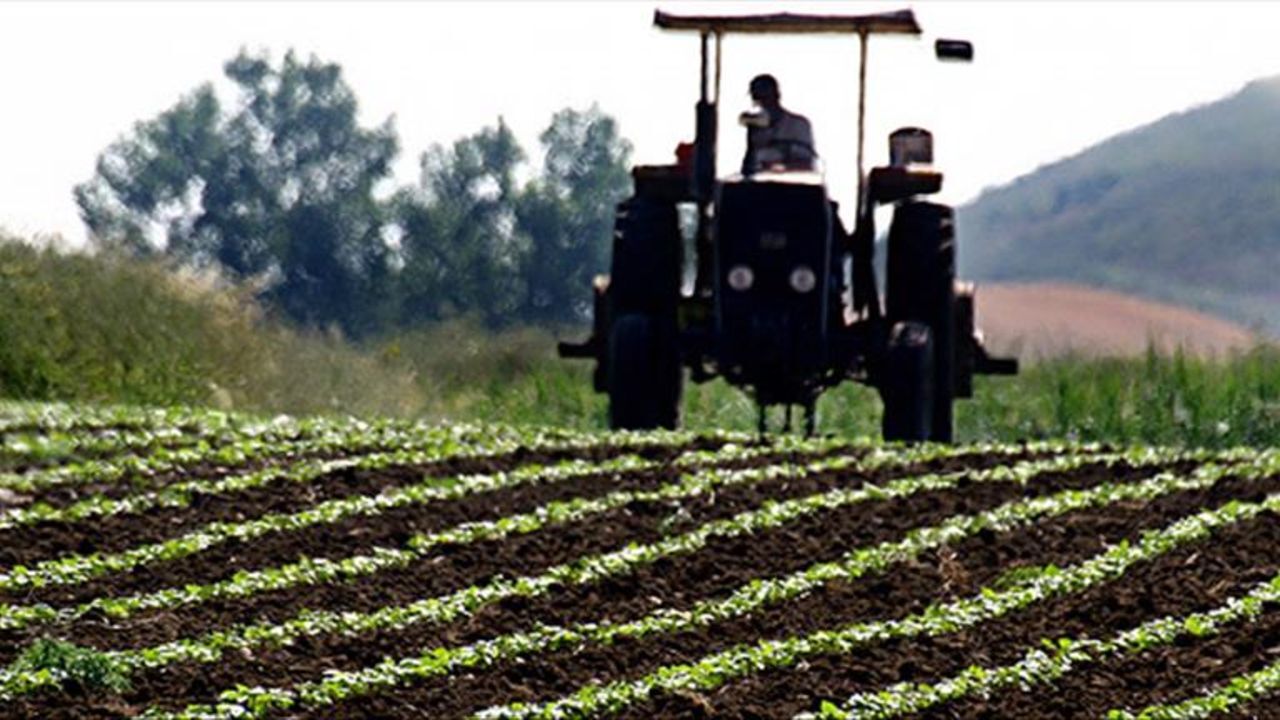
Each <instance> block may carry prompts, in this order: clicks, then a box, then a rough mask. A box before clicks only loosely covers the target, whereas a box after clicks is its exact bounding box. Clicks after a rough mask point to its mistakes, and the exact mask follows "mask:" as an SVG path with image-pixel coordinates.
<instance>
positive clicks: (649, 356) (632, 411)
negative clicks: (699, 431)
mask: <svg viewBox="0 0 1280 720" xmlns="http://www.w3.org/2000/svg"><path fill="white" fill-rule="evenodd" d="M682 379H683V378H682V375H681V369H680V353H679V348H678V346H677V340H676V328H675V323H674V322H663V319H662V318H661V317H660V316H654V315H649V314H645V313H627V314H625V315H621V316H619V317H616V318H614V320H613V328H612V330H611V331H610V334H609V427H611V428H613V429H614V430H651V429H654V428H667V429H671V430H674V429H675V428H676V427H677V426H678V425H679V422H680V394H681V385H682Z"/></svg>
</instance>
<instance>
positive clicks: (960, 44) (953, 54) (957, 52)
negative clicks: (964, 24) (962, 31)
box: [933, 39, 973, 62]
mask: <svg viewBox="0 0 1280 720" xmlns="http://www.w3.org/2000/svg"><path fill="white" fill-rule="evenodd" d="M933 52H934V54H935V55H937V57H938V59H939V60H944V61H945V60H951V61H954V62H973V43H971V42H969V41H968V40H941V39H939V40H935V41H934V43H933Z"/></svg>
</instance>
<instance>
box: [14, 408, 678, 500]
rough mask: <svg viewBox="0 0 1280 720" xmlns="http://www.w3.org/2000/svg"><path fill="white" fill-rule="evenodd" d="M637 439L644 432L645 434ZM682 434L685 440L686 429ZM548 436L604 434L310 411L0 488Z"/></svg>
mask: <svg viewBox="0 0 1280 720" xmlns="http://www.w3.org/2000/svg"><path fill="white" fill-rule="evenodd" d="M674 436H675V434H674V433H673V434H658V435H655V436H654V437H653V439H651V440H649V442H656V443H663V442H672V441H677V440H675V437H674ZM633 439H636V440H639V439H640V436H635V437H634V438H633ZM684 439H685V440H687V437H685V438H684ZM549 442H562V443H567V444H571V445H582V444H588V443H591V442H598V440H592V439H591V438H588V437H585V436H581V435H576V434H572V433H566V432H562V431H537V432H535V431H528V430H515V429H512V428H505V427H500V426H499V427H494V426H477V425H465V424H458V425H450V426H429V425H399V424H394V423H377V424H373V425H370V424H367V423H363V422H360V421H345V422H340V423H339V422H333V421H328V420H322V419H312V420H304V421H300V422H299V423H297V424H295V423H281V424H277V425H272V426H271V427H269V428H268V429H266V430H264V431H262V432H260V433H253V434H249V435H247V436H245V437H241V438H239V439H237V440H236V441H234V442H231V443H227V444H214V443H208V442H201V443H198V444H196V445H195V446H192V447H183V448H174V449H167V448H160V449H157V450H156V451H155V452H151V453H148V454H145V455H137V454H132V453H130V454H126V455H123V456H118V457H112V458H104V459H88V460H84V461H81V462H77V463H72V464H68V465H63V466H59V467H51V468H42V469H40V470H35V471H29V472H22V473H14V472H10V473H3V474H0V488H5V489H7V490H10V491H12V492H20V493H33V492H39V491H41V490H46V489H49V488H55V487H62V486H82V485H90V484H109V483H114V482H118V481H121V480H124V479H130V478H134V479H138V478H148V477H152V476H156V475H161V474H164V473H173V472H177V471H181V470H184V469H188V468H190V467H193V466H197V465H201V464H213V465H217V466H234V465H241V464H244V463H247V462H250V461H254V460H261V459H271V458H274V457H278V456H286V457H287V456H297V455H314V454H321V453H328V454H343V455H345V454H350V453H355V452H363V451H367V450H371V449H379V448H401V449H403V448H404V447H405V446H406V445H412V446H414V447H423V448H434V449H435V451H436V452H437V453H438V454H440V455H441V456H444V455H448V454H450V453H452V452H456V451H458V450H460V449H465V448H469V447H473V446H475V445H477V444H483V445H489V446H493V447H502V448H506V449H509V450H515V449H517V448H520V447H521V446H522V445H521V444H522V443H527V444H539V443H541V444H546V443H549Z"/></svg>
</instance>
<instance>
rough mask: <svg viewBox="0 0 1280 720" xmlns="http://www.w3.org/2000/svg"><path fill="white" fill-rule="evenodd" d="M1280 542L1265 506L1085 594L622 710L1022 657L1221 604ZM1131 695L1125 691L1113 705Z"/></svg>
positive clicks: (1268, 564) (790, 697)
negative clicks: (1057, 642) (1046, 642)
mask: <svg viewBox="0 0 1280 720" xmlns="http://www.w3.org/2000/svg"><path fill="white" fill-rule="evenodd" d="M1278 543H1280V518H1278V517H1276V516H1274V515H1265V516H1263V517H1262V518H1261V519H1259V520H1256V521H1253V522H1249V523H1246V524H1244V525H1241V526H1238V527H1234V528H1230V529H1226V530H1223V531H1221V532H1220V533H1219V534H1218V535H1217V536H1216V537H1214V538H1213V539H1212V540H1211V541H1209V542H1206V543H1200V544H1196V545H1194V546H1192V547H1187V548H1185V549H1182V550H1179V551H1176V552H1173V553H1171V554H1169V555H1167V556H1165V557H1162V558H1160V559H1158V560H1156V561H1154V562H1152V563H1147V564H1144V565H1141V566H1138V567H1135V568H1134V569H1133V570H1132V571H1130V572H1129V573H1127V574H1125V576H1124V577H1122V578H1120V579H1118V580H1115V581H1113V582H1111V583H1106V584H1104V585H1102V586H1101V587H1098V588H1094V589H1093V590H1090V591H1088V592H1086V593H1083V594H1081V595H1077V596H1069V597H1062V598H1058V599H1055V600H1053V601H1051V602H1048V603H1044V604H1041V605H1038V606H1036V607H1034V608H1031V609H1028V610H1027V611H1024V612H1021V613H1016V614H1014V615H1012V616H1010V617H1006V618H1003V619H1001V620H999V621H997V622H993V623H986V624H983V625H981V626H980V627H977V628H974V629H973V630H971V631H968V632H963V633H958V634H955V635H951V636H946V637H941V638H933V639H929V638H919V639H914V640H904V641H899V642H892V643H887V644H884V645H881V646H874V647H869V648H867V649H865V650H864V651H860V652H858V653H856V654H851V655H849V656H843V657H830V656H822V657H817V658H813V659H811V660H810V661H808V662H807V663H805V665H804V666H803V668H792V669H787V670H776V671H770V672H765V673H761V674H758V675H755V676H752V677H750V678H747V679H745V680H742V681H740V682H735V683H731V684H730V685H728V686H727V687H725V688H722V689H721V690H719V691H717V692H714V693H709V694H707V695H700V696H687V695H686V696H678V695H674V694H664V695H659V696H658V697H656V698H654V699H653V700H652V701H651V702H650V703H647V704H645V705H643V706H641V707H637V708H633V709H632V710H631V711H629V712H627V713H624V714H623V717H624V718H627V719H628V720H635V719H636V718H641V717H646V716H647V717H716V718H739V717H748V716H750V717H791V716H792V715H794V714H796V713H798V712H802V711H805V710H816V709H817V708H818V707H819V705H820V704H821V702H822V701H824V700H830V701H834V702H839V701H841V700H843V699H844V698H847V697H848V696H849V695H851V694H853V693H855V692H864V691H868V690H873V689H876V688H880V687H883V686H885V685H890V684H893V683H898V682H928V681H936V680H938V679H941V678H944V677H950V676H951V675H954V674H956V673H957V672H960V671H961V670H963V669H964V668H965V667H968V666H969V665H971V664H979V665H982V666H995V665H1003V664H1008V663H1012V662H1016V661H1017V659H1018V658H1020V657H1021V656H1022V654H1023V653H1024V652H1025V651H1026V648H1027V647H1029V646H1032V645H1035V644H1037V643H1039V641H1040V639H1041V638H1056V637H1074V636H1077V635H1082V634H1086V633H1096V634H1099V635H1106V634H1112V633H1115V632H1121V631H1123V630H1126V629H1128V628H1131V627H1134V626H1136V625H1138V624H1141V623H1142V622H1144V621H1146V620H1149V619H1152V618H1155V617H1159V616H1163V615H1182V614H1186V613H1190V612H1196V611H1199V610H1204V609H1208V608H1211V607H1215V606H1217V605H1219V604H1221V603H1222V602H1223V601H1224V600H1226V599H1227V598H1228V597H1230V596H1232V595H1236V594H1239V593H1242V592H1247V591H1248V590H1249V589H1250V588H1251V587H1253V586H1254V585H1255V584H1256V583H1258V582H1260V581H1262V580H1263V579H1266V578H1269V577H1271V576H1272V575H1274V574H1275V573H1276V571H1277V570H1278V569H1280V566H1278V565H1277V563H1280V556H1277V554H1276V552H1275V548H1276V547H1280V545H1278ZM820 624H821V625H822V626H829V625H830V624H831V623H829V622H828V621H825V620H824V621H823V622H821V623H820ZM1187 680H1189V678H1186V677H1184V682H1186V681H1187ZM1125 700H1126V696H1125V695H1124V694H1119V695H1116V696H1113V697H1112V700H1111V703H1110V705H1111V707H1115V706H1116V705H1120V704H1123V703H1124V702H1125ZM1075 712H1076V708H1075V707H1074V705H1072V704H1070V703H1066V702H1063V701H1062V698H1061V696H1059V695H1058V694H1057V693H1055V692H1053V691H1051V690H1050V691H1046V692H1044V693H1043V694H1042V695H1040V702H1039V703H1038V704H1037V705H1036V710H1035V712H1034V714H1033V715H1031V717H1036V718H1059V717H1078V715H1076V714H1075ZM941 717H947V716H946V715H941ZM987 717H993V718H994V717H1001V718H1004V717H1028V716H1026V715H1017V714H1013V715H1005V714H996V715H989V716H987ZM1091 717H1098V716H1097V715H1092V716H1091Z"/></svg>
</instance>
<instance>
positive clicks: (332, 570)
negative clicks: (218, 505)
mask: <svg viewBox="0 0 1280 720" xmlns="http://www.w3.org/2000/svg"><path fill="white" fill-rule="evenodd" d="M828 442H829V444H830V445H831V446H832V447H838V446H839V443H835V442H830V441H828ZM822 446H823V445H821V444H818V443H816V442H815V441H810V442H807V443H805V447H808V448H810V449H814V450H816V449H817V448H820V447H822ZM1006 451H1007V452H1010V453H1014V452H1017V448H1015V447H1013V446H1010V447H1009V448H1007V449H1006ZM764 452H765V451H764V450H762V449H761V450H753V449H744V448H742V447H740V446H736V445H726V446H724V447H722V448H721V450H720V451H718V452H717V453H687V454H686V455H685V456H682V457H681V458H680V459H678V460H677V463H678V464H681V465H686V466H687V465H693V464H696V463H701V462H711V461H720V462H723V461H725V460H727V459H732V458H734V457H737V458H745V457H750V456H753V455H759V454H763V453H764ZM954 454H957V452H956V451H953V450H952V449H950V448H945V447H941V446H938V447H933V448H922V449H910V450H902V451H889V450H883V449H878V450H874V451H871V452H869V453H867V454H866V455H864V456H862V457H861V458H860V459H858V460H857V461H854V460H851V459H847V458H843V457H839V458H833V460H832V463H829V464H826V465H821V464H811V465H809V466H799V467H797V466H794V465H792V464H787V465H782V466H767V467H764V468H756V469H751V470H740V471H730V470H724V469H710V470H705V471H703V472H700V473H697V474H695V475H692V476H690V477H687V478H684V479H683V480H681V481H680V482H679V483H676V484H675V485H673V486H670V487H668V488H666V489H665V490H664V491H663V492H664V493H665V494H666V496H668V497H676V496H677V495H680V494H681V493H677V492H676V491H675V488H676V487H679V488H682V489H683V491H682V492H683V494H685V495H687V494H694V493H697V492H702V491H705V490H707V489H709V488H712V487H726V486H729V485H733V484H741V483H747V482H759V481H763V480H767V479H770V478H777V477H782V476H784V474H785V476H787V477H802V476H804V475H806V474H810V473H812V472H816V471H818V470H819V469H821V468H822V467H834V466H838V465H847V466H848V467H851V468H856V469H860V470H863V471H867V470H873V469H877V468H885V467H894V466H906V465H911V464H915V463H923V462H928V461H930V460H936V459H938V458H942V457H948V456H951V455H954ZM1082 457H1084V456H1082ZM624 466H625V467H631V468H633V469H643V468H646V467H652V465H651V464H648V463H645V462H643V461H639V460H637V459H635V458H623V459H619V460H617V461H615V468H616V469H621V468H623V467H624ZM575 467H576V468H577V470H576V471H575V472H578V473H582V474H587V473H591V474H594V473H599V472H605V471H607V470H609V466H608V465H599V464H597V465H592V466H587V465H582V464H579V465H576V466H575ZM567 476H572V474H566V473H564V472H563V471H561V472H559V473H558V474H557V473H556V472H550V473H548V472H547V471H545V470H544V472H543V475H542V476H540V477H539V476H538V475H537V471H536V470H535V469H532V468H531V469H529V470H527V471H525V472H523V473H520V472H517V473H506V474H500V475H492V476H475V477H472V478H465V479H463V481H462V482H455V483H453V484H452V485H449V486H447V487H446V489H447V493H446V494H442V491H440V490H433V489H432V488H436V487H441V486H439V485H437V484H431V483H427V484H424V486H423V487H421V488H420V489H419V490H417V491H413V493H414V494H416V495H418V496H422V497H423V498H424V499H427V498H430V497H435V496H440V499H449V496H457V497H461V496H464V495H467V494H474V493H476V492H479V491H483V490H492V489H498V488H500V487H503V486H506V487H512V486H514V485H515V484H518V483H521V482H526V481H534V480H541V481H550V480H555V479H564V478H565V477H567ZM384 495H385V494H384ZM378 497H380V498H381V497H384V496H378ZM348 500H350V501H353V502H356V503H360V502H367V499H365V498H349V499H348ZM606 507H608V506H602V507H601V509H600V512H603V511H604V508H606ZM547 512H548V508H547V507H545V506H544V507H542V508H539V509H538V510H535V511H534V513H535V514H537V513H544V514H545V513H547ZM589 514H592V513H588V512H586V511H585V509H580V510H579V511H578V517H581V518H585V517H587V516H588V515H589ZM254 522H256V521H254ZM525 524H526V526H528V521H526V523H525ZM232 527H234V526H232ZM289 529H293V528H292V527H290V528H289ZM532 529H537V528H536V527H534V528H532ZM424 537H425V536H421V535H419V536H416V537H414V538H412V539H410V541H409V542H407V543H406V544H405V546H404V547H403V548H401V549H394V548H377V549H375V551H374V552H373V553H371V554H367V555H360V554H357V555H352V556H348V557H345V558H342V559H340V560H330V559H323V558H322V559H309V558H303V559H301V560H299V561H297V562H294V563H290V564H286V565H282V566H277V567H273V568H266V569H262V570H254V571H246V570H242V571H240V572H237V573H236V574H235V575H233V576H232V577H231V578H228V579H225V580H219V581H215V582H211V583H205V584H197V583H187V584H184V585H182V586H180V587H171V588H166V589H162V590H158V591H155V592H151V593H140V594H135V595H129V596H124V597H103V598H96V599H94V600H92V601H89V602H87V603H83V604H81V605H79V606H75V607H70V608H62V609H55V608H52V607H49V606H47V605H43V604H38V605H0V628H5V629H16V628H21V627H26V626H28V625H31V624H38V623H48V622H57V621H69V620H73V619H74V618H76V617H80V616H82V615H85V614H88V613H91V612H100V613H103V614H105V615H107V616H110V617H114V618H125V617H129V616H130V615H132V614H134V613H136V612H140V611H147V610H157V609H172V608H177V607H181V606H186V605H192V604H198V603H203V602H208V601H211V600H214V599H220V598H231V597H246V596H250V595H254V594H257V593H262V592H267V591H271V590H281V589H286V588H290V587H296V586H299V585H314V584H319V583H323V582H330V581H334V580H351V579H354V578H357V577H361V576H367V575H371V574H374V573H377V572H382V571H386V570H391V569H395V568H399V567H404V566H406V565H408V564H410V563H412V562H416V561H418V560H420V559H422V557H423V556H424V548H425V547H426V544H424V543H425V540H424Z"/></svg>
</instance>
